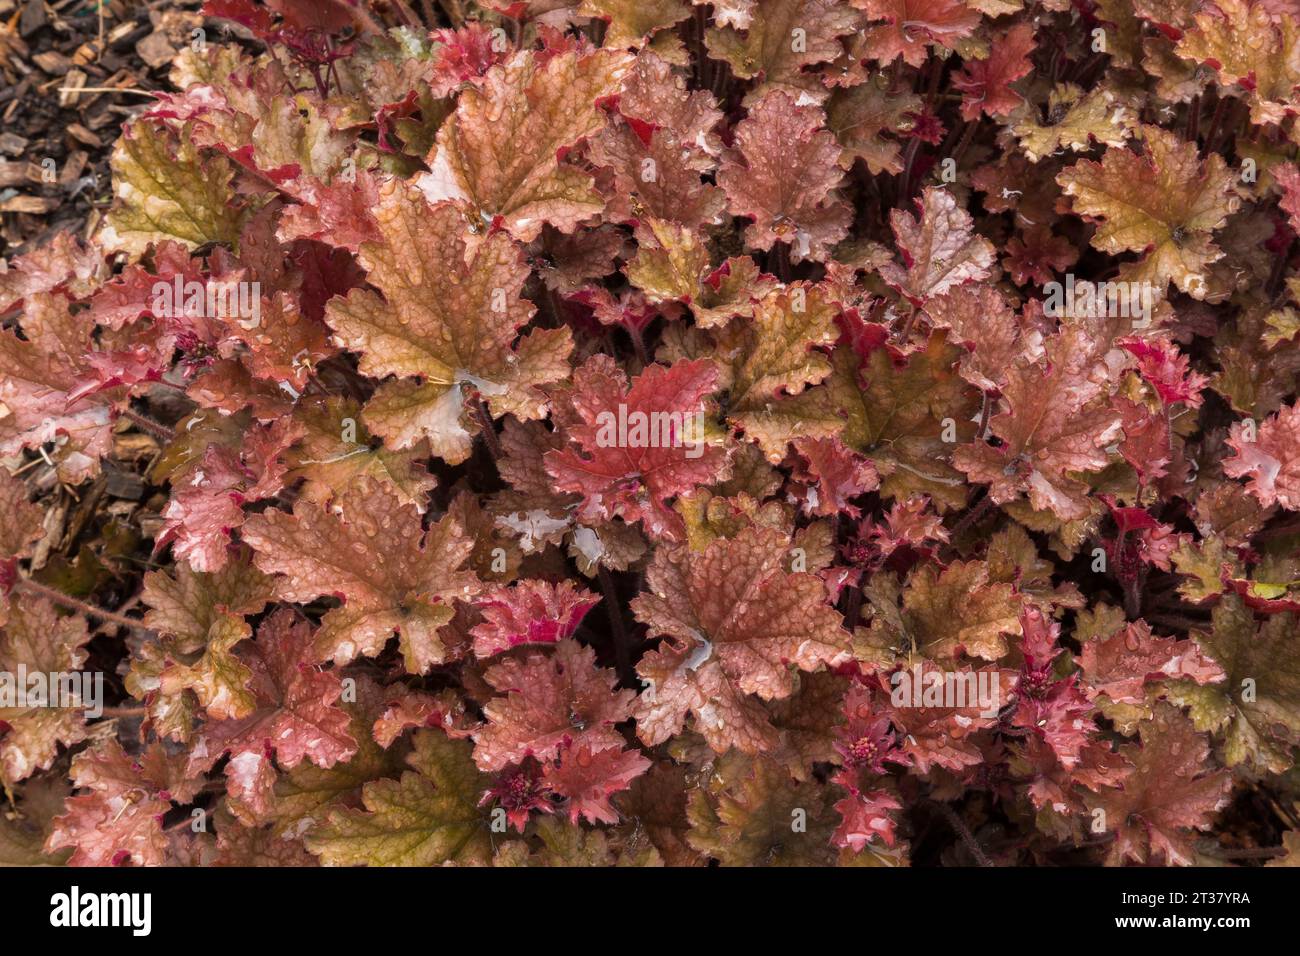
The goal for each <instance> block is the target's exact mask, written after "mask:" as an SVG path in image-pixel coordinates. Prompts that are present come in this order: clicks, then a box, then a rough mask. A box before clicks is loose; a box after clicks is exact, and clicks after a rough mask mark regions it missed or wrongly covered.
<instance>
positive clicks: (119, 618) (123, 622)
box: [14, 578, 153, 634]
mask: <svg viewBox="0 0 1300 956" xmlns="http://www.w3.org/2000/svg"><path fill="white" fill-rule="evenodd" d="M14 588H15V589H16V590H19V591H26V592H27V593H29V594H35V595H37V596H39V597H43V598H45V599H46V600H47V601H53V602H54V603H55V604H58V605H60V606H61V607H65V608H68V609H69V610H71V611H79V612H81V613H82V614H85V615H86V616H87V617H93V618H98V619H99V620H101V621H111V622H112V623H114V624H117V625H119V626H121V627H126V628H130V629H132V630H136V631H140V632H141V633H143V634H152V633H153V631H151V630H149V628H147V627H145V626H144V624H143V623H142V622H140V621H138V620H136V619H135V618H131V617H126V616H125V615H122V614H117V613H115V612H113V611H106V610H105V609H104V608H102V607H96V606H95V605H93V604H87V603H86V602H85V601H80V600H78V599H77V598H74V597H71V596H70V595H67V594H64V593H63V592H62V591H56V590H54V588H51V587H47V586H45V585H44V584H41V583H40V582H39V581H33V580H32V579H31V578H19V579H18V581H17V582H16V583H15V584H14Z"/></svg>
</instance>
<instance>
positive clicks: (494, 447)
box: [474, 398, 501, 461]
mask: <svg viewBox="0 0 1300 956" xmlns="http://www.w3.org/2000/svg"><path fill="white" fill-rule="evenodd" d="M474 414H475V415H477V416H478V423H479V432H480V433H481V434H482V435H483V444H485V445H487V450H488V454H489V455H491V456H492V460H493V461H500V459H501V441H500V439H498V438H497V429H496V425H494V424H493V423H492V413H491V412H489V411H488V408H487V405H485V404H484V403H483V399H481V398H480V399H477V400H475V402H474Z"/></svg>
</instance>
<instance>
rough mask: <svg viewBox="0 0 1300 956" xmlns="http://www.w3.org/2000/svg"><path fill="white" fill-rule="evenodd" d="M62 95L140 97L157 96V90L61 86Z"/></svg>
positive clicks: (132, 87)
mask: <svg viewBox="0 0 1300 956" xmlns="http://www.w3.org/2000/svg"><path fill="white" fill-rule="evenodd" d="M59 92H60V93H135V94H137V95H139V96H157V95H158V93H157V91H156V90H141V89H137V88H136V87H134V86H60V87H59Z"/></svg>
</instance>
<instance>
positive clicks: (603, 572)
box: [596, 563, 632, 677]
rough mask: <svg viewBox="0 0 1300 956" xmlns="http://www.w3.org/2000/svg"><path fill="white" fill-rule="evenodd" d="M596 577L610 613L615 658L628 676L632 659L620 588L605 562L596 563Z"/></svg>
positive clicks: (621, 670)
mask: <svg viewBox="0 0 1300 956" xmlns="http://www.w3.org/2000/svg"><path fill="white" fill-rule="evenodd" d="M596 577H597V578H598V579H599V580H600V590H601V592H602V593H603V594H604V596H605V613H606V614H608V615H609V626H610V630H611V632H612V633H613V637H614V660H615V661H616V662H617V664H618V672H619V674H621V675H623V676H624V677H627V676H629V675H630V674H631V671H632V661H631V654H630V653H629V647H628V637H627V628H625V627H624V626H623V610H622V608H621V607H619V600H618V589H617V588H615V587H614V579H613V578H612V577H611V576H610V573H609V570H608V569H607V568H606V567H605V566H604V565H603V564H600V563H597V564H596Z"/></svg>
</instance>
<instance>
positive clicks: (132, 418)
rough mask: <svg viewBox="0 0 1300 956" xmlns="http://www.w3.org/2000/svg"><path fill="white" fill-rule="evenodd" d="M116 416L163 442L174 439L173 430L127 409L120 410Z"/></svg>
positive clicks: (174, 433)
mask: <svg viewBox="0 0 1300 956" xmlns="http://www.w3.org/2000/svg"><path fill="white" fill-rule="evenodd" d="M118 414H119V415H121V416H122V417H123V418H125V419H126V420H127V421H128V422H130V423H131V424H133V425H135V426H136V427H137V428H139V429H141V430H142V431H146V432H149V433H150V434H151V435H153V436H154V437H156V438H161V439H163V440H164V441H171V440H172V439H174V438H175V437H176V430H175V429H173V428H169V427H168V426H166V425H164V424H163V423H162V422H159V421H154V420H153V419H152V418H150V417H149V416H148V415H141V414H140V413H139V412H137V411H133V410H132V409H129V408H124V409H122V410H121V411H120V412H118Z"/></svg>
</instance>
